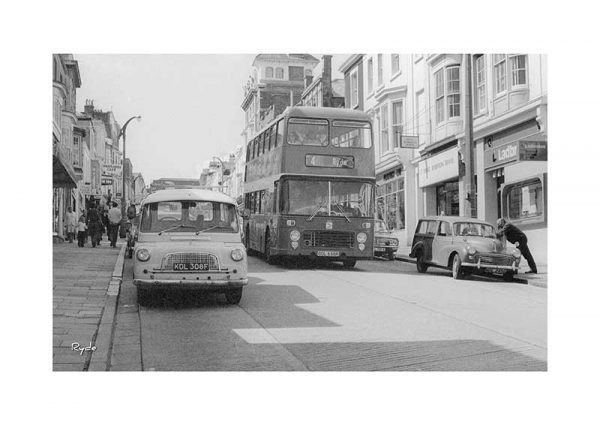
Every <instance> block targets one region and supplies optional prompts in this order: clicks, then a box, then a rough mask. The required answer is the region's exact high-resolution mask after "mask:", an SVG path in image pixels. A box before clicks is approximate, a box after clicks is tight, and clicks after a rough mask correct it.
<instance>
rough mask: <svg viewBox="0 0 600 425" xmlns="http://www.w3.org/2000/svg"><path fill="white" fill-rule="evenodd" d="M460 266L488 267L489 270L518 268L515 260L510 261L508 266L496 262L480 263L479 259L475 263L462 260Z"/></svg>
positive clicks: (515, 269) (513, 269) (516, 269)
mask: <svg viewBox="0 0 600 425" xmlns="http://www.w3.org/2000/svg"><path fill="white" fill-rule="evenodd" d="M462 266H465V267H474V268H477V269H489V270H512V271H514V272H516V271H518V270H519V266H518V265H517V263H516V262H514V263H512V264H511V265H510V266H503V265H497V264H487V263H486V264H482V263H481V262H480V261H478V262H477V263H467V262H463V263H462Z"/></svg>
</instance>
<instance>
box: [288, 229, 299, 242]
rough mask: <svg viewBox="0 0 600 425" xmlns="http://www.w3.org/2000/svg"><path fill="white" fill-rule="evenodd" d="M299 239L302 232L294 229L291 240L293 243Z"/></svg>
mask: <svg viewBox="0 0 600 425" xmlns="http://www.w3.org/2000/svg"><path fill="white" fill-rule="evenodd" d="M299 239H300V232H299V231H297V230H295V229H294V230H292V231H291V232H290V240H291V241H292V242H297V241H298V240H299Z"/></svg>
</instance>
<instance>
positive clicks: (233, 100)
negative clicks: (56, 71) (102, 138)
mask: <svg viewBox="0 0 600 425" xmlns="http://www.w3.org/2000/svg"><path fill="white" fill-rule="evenodd" d="M74 56H75V59H77V60H78V62H79V70H80V74H81V88H79V89H78V90H77V111H78V112H81V111H83V107H84V105H85V100H86V99H93V100H94V106H95V107H96V109H102V110H104V111H107V110H112V111H113V113H114V115H115V118H116V119H117V121H118V123H119V124H120V125H123V123H124V122H125V121H126V120H127V119H128V118H129V117H131V116H134V115H141V116H142V120H141V121H140V122H136V121H133V122H131V123H130V124H129V126H128V127H127V146H126V149H127V151H126V155H127V157H128V158H130V160H131V161H132V163H133V171H134V172H141V173H142V174H143V176H144V180H145V182H146V184H147V185H148V184H150V183H151V182H152V180H154V179H157V178H161V177H189V178H199V177H200V171H201V170H202V168H203V167H206V166H207V163H208V161H209V160H210V159H211V158H212V156H213V155H224V154H227V153H229V152H231V151H233V149H234V148H235V146H237V145H239V144H242V143H243V138H242V136H241V132H242V130H243V126H244V114H243V111H242V109H241V107H240V105H241V103H242V96H243V86H244V84H245V83H246V81H247V79H248V76H249V75H250V67H251V65H252V61H253V59H254V55H87V54H86V55H77V54H75V55H74Z"/></svg>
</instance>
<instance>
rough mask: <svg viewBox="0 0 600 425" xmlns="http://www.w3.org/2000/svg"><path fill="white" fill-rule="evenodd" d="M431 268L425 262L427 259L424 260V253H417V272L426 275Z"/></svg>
mask: <svg viewBox="0 0 600 425" xmlns="http://www.w3.org/2000/svg"><path fill="white" fill-rule="evenodd" d="M428 268H429V266H428V265H427V263H426V262H425V258H423V251H419V252H417V271H418V272H419V273H426V272H427V269H428Z"/></svg>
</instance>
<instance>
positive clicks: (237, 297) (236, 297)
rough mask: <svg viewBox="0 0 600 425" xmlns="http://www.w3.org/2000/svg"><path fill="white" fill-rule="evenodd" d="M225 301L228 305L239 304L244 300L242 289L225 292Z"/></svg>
mask: <svg viewBox="0 0 600 425" xmlns="http://www.w3.org/2000/svg"><path fill="white" fill-rule="evenodd" d="M225 299H227V303H228V304H239V303H240V301H241V299H242V288H235V289H230V290H228V291H227V292H225Z"/></svg>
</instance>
